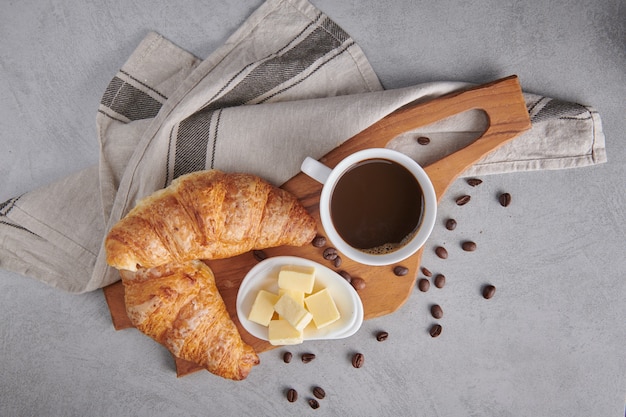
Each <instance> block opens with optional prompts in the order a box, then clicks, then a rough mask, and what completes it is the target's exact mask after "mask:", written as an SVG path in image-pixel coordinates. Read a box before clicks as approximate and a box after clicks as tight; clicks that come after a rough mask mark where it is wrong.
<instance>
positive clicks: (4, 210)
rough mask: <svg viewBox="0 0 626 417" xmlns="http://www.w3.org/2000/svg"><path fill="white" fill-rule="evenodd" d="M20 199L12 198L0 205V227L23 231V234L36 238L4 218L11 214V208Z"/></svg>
mask: <svg viewBox="0 0 626 417" xmlns="http://www.w3.org/2000/svg"><path fill="white" fill-rule="evenodd" d="M20 197H21V196H20ZM20 197H13V198H11V199H9V200H7V201H5V202H4V203H0V225H3V226H9V227H13V228H15V229H18V230H23V231H25V232H28V233H30V234H33V235H35V236H37V235H36V234H35V233H33V232H31V231H30V230H28V229H27V228H25V227H23V226H20V225H19V224H15V223H13V222H12V221H10V220H9V219H8V218H6V216H7V215H8V214H9V213H10V212H11V210H12V209H13V207H15V203H16V202H17V200H19V199H20Z"/></svg>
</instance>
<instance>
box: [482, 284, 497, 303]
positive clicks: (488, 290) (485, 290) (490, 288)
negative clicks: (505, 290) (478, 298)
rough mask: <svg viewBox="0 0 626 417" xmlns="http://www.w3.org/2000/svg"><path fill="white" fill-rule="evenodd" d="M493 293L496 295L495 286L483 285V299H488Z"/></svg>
mask: <svg viewBox="0 0 626 417" xmlns="http://www.w3.org/2000/svg"><path fill="white" fill-rule="evenodd" d="M494 295H496V287H494V286H493V285H491V284H489V285H485V287H484V288H483V297H485V299H487V300H489V299H490V298H491V297H493V296H494Z"/></svg>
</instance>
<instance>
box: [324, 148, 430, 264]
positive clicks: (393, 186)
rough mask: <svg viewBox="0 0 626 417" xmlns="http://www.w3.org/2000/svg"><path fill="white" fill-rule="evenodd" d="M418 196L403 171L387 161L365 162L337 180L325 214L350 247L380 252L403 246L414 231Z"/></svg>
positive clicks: (420, 199)
mask: <svg viewBox="0 0 626 417" xmlns="http://www.w3.org/2000/svg"><path fill="white" fill-rule="evenodd" d="M423 197H424V196H423V193H422V188H421V187H420V184H419V182H418V181H417V179H416V178H415V177H414V176H413V174H411V172H410V171H409V170H408V169H406V168H405V167H403V166H402V165H400V164H398V163H396V162H393V161H390V160H387V159H367V160H364V161H361V162H359V163H357V164H355V165H353V166H352V167H351V168H349V169H348V170H347V171H346V172H345V173H344V174H343V175H342V176H341V178H340V179H339V180H338V182H337V184H336V185H335V188H334V189H333V192H332V197H331V201H330V214H331V218H332V221H333V225H334V227H335V229H336V230H337V232H338V233H339V235H340V236H341V238H342V239H343V240H345V241H346V243H348V244H349V245H350V246H352V247H354V248H357V249H360V250H361V251H363V252H368V253H378V254H385V253H389V252H393V251H395V250H396V249H398V248H400V247H402V246H404V244H405V243H407V242H408V241H409V240H410V239H411V237H412V236H413V235H414V234H415V233H416V231H417V229H418V228H419V226H420V223H421V219H422V213H423V210H424V198H423Z"/></svg>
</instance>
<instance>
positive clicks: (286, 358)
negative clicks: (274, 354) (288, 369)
mask: <svg viewBox="0 0 626 417" xmlns="http://www.w3.org/2000/svg"><path fill="white" fill-rule="evenodd" d="M291 358H293V354H292V353H291V352H285V353H283V362H285V363H289V362H291Z"/></svg>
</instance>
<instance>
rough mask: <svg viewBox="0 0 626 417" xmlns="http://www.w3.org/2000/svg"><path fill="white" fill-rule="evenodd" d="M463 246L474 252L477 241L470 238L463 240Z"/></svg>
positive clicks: (464, 248) (465, 249)
mask: <svg viewBox="0 0 626 417" xmlns="http://www.w3.org/2000/svg"><path fill="white" fill-rule="evenodd" d="M461 247H462V248H463V250H464V251H466V252H474V251H475V250H476V243H474V242H472V241H470V240H468V241H467V242H463V243H462V244H461Z"/></svg>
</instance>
